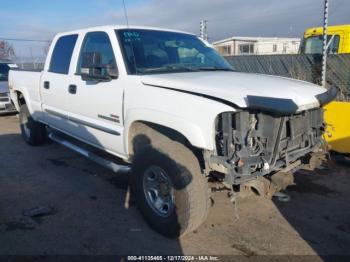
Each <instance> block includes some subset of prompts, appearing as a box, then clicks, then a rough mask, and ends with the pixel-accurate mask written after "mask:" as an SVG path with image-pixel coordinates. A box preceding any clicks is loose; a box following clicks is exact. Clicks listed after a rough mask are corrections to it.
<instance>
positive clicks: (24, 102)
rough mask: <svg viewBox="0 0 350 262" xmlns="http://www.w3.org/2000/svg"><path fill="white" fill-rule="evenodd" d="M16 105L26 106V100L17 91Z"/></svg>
mask: <svg viewBox="0 0 350 262" xmlns="http://www.w3.org/2000/svg"><path fill="white" fill-rule="evenodd" d="M16 94H17V103H18V105H19V106H21V105H24V104H26V100H25V99H24V96H23V94H22V93H21V92H19V91H17V92H16Z"/></svg>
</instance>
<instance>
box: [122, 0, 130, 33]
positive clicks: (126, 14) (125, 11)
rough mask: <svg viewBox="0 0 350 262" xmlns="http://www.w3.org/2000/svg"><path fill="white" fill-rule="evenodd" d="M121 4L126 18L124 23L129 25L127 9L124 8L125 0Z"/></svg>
mask: <svg viewBox="0 0 350 262" xmlns="http://www.w3.org/2000/svg"><path fill="white" fill-rule="evenodd" d="M123 6H124V16H125V20H126V25H127V27H129V18H128V11H127V10H126V5H125V0H123Z"/></svg>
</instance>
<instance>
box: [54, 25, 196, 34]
mask: <svg viewBox="0 0 350 262" xmlns="http://www.w3.org/2000/svg"><path fill="white" fill-rule="evenodd" d="M118 29H145V30H157V31H166V32H174V33H183V34H190V35H195V34H193V33H189V32H185V31H180V30H173V29H165V28H159V27H148V26H134V25H130V26H127V25H104V26H97V27H88V28H83V29H78V30H73V31H68V32H62V33H58V34H57V35H56V36H62V35H69V34H78V33H86V32H91V31H104V30H118Z"/></svg>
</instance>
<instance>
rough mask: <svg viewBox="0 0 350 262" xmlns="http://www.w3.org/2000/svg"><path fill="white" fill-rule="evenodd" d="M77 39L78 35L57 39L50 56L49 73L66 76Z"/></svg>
mask: <svg viewBox="0 0 350 262" xmlns="http://www.w3.org/2000/svg"><path fill="white" fill-rule="evenodd" d="M77 39H78V35H67V36H62V37H61V38H59V39H58V41H57V42H56V45H55V48H54V50H53V53H52V56H51V63H50V68H49V72H52V73H57V74H68V72H69V65H70V61H71V59H72V54H73V50H74V47H75V43H76V42H77Z"/></svg>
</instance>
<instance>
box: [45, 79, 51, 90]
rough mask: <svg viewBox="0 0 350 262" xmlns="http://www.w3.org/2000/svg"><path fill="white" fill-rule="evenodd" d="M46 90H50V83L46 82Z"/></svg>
mask: <svg viewBox="0 0 350 262" xmlns="http://www.w3.org/2000/svg"><path fill="white" fill-rule="evenodd" d="M44 88H45V89H50V82H49V81H45V82H44Z"/></svg>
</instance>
